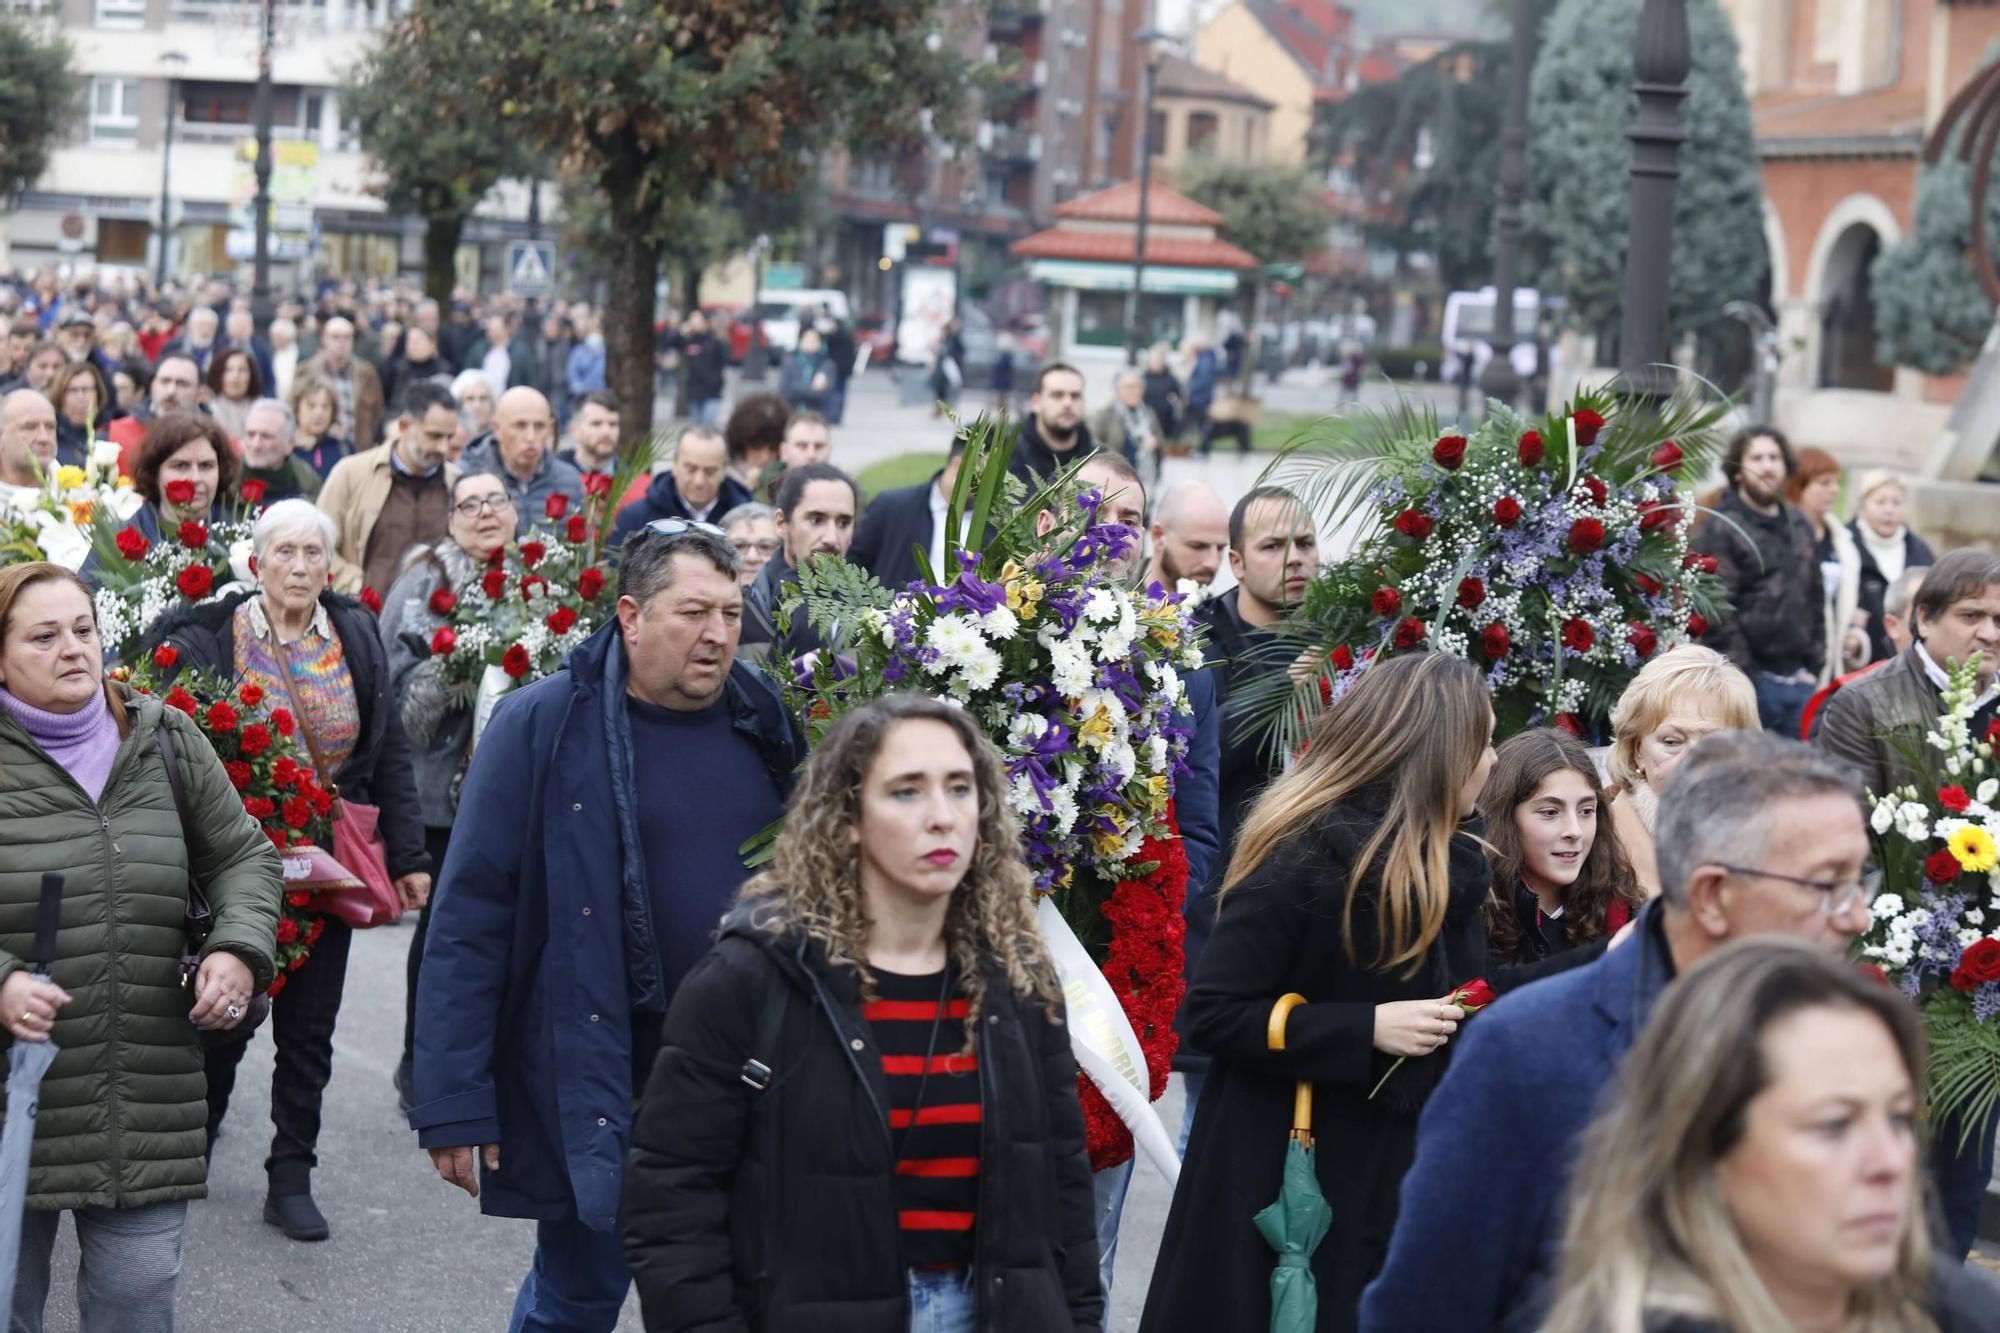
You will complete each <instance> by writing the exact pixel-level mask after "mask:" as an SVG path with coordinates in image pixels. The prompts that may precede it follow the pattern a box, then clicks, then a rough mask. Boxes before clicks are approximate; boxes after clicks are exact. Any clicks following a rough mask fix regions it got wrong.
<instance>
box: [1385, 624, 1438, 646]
mask: <svg viewBox="0 0 2000 1333" xmlns="http://www.w3.org/2000/svg"><path fill="white" fill-rule="evenodd" d="M1428 633H1429V631H1428V630H1426V629H1425V628H1424V622H1423V621H1421V620H1416V619H1410V620H1405V621H1404V622H1403V623H1402V624H1400V625H1398V626H1396V633H1395V635H1394V637H1392V638H1391V639H1390V642H1391V643H1393V644H1395V645H1396V647H1398V648H1414V647H1416V646H1417V645H1418V644H1420V643H1422V642H1423V641H1424V636H1425V635H1426V634H1428Z"/></svg>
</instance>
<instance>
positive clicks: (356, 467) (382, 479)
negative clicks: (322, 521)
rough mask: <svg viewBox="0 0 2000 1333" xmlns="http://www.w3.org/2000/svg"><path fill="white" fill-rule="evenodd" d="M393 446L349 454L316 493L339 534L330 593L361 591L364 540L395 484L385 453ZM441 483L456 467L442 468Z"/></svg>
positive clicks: (453, 476)
mask: <svg viewBox="0 0 2000 1333" xmlns="http://www.w3.org/2000/svg"><path fill="white" fill-rule="evenodd" d="M394 447H395V446H394V445H388V444H383V445H377V446H376V447H375V448H373V449H368V450H364V451H363V452H361V453H358V454H349V455H348V456H347V457H345V458H343V459H341V460H340V461H339V462H338V463H335V464H334V465H333V471H332V472H329V473H328V474H327V478H326V485H325V486H324V487H322V488H321V490H320V493H319V507H320V511H321V512H322V513H324V514H326V516H327V517H329V518H331V519H332V520H333V526H334V527H335V529H337V530H338V533H339V538H338V540H337V541H335V543H334V548H333V587H334V591H336V592H343V593H346V594H347V595H348V596H349V597H354V596H358V595H359V594H360V592H361V584H362V580H363V577H364V576H363V572H362V567H361V565H362V561H363V560H365V559H366V558H367V556H368V537H369V535H370V534H371V533H373V532H374V531H375V520H376V519H377V518H378V517H380V516H381V513H382V506H383V504H384V503H385V502H386V501H387V500H388V498H389V487H390V486H391V485H392V484H394V481H395V473H394V471H393V465H392V464H391V463H390V462H389V450H390V449H392V448H394ZM444 480H445V485H447V486H449V485H451V484H452V483H453V482H455V481H456V480H458V464H456V463H451V462H447V463H446V464H445V465H444Z"/></svg>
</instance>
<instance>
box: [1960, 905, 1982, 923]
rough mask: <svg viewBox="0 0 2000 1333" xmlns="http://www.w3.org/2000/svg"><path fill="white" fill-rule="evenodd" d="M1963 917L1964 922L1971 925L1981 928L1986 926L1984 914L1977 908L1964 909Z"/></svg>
mask: <svg viewBox="0 0 2000 1333" xmlns="http://www.w3.org/2000/svg"><path fill="white" fill-rule="evenodd" d="M1964 916H1965V919H1966V921H1967V922H1968V923H1970V924H1972V925H1975V926H1983V925H1985V924H1986V913H1984V912H1982V911H1980V910H1979V909H1978V908H1977V907H1968V908H1966V909H1965V912H1964Z"/></svg>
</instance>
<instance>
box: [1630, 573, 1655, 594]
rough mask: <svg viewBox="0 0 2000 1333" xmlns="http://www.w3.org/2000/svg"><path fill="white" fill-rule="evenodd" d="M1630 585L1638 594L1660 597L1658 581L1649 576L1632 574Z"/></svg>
mask: <svg viewBox="0 0 2000 1333" xmlns="http://www.w3.org/2000/svg"><path fill="white" fill-rule="evenodd" d="M1632 583H1633V585H1634V586H1635V587H1637V588H1638V589H1639V591H1640V592H1643V593H1645V594H1646V595H1647V596H1648V597H1658V596H1659V595H1660V581H1659V580H1658V579H1656V578H1654V577H1653V576H1652V575H1651V574H1634V575H1633V576H1632Z"/></svg>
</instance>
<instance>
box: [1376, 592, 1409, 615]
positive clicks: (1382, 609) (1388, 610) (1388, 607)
mask: <svg viewBox="0 0 2000 1333" xmlns="http://www.w3.org/2000/svg"><path fill="white" fill-rule="evenodd" d="M1368 609H1369V610H1371V611H1373V612H1374V613H1375V614H1376V615H1378V616H1393V615H1395V614H1396V613H1397V612H1398V611H1400V610H1402V609H1403V594H1401V593H1400V592H1397V591H1396V590H1395V589H1394V588H1377V589H1376V590H1375V595H1374V596H1373V597H1370V598H1369V599H1368Z"/></svg>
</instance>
